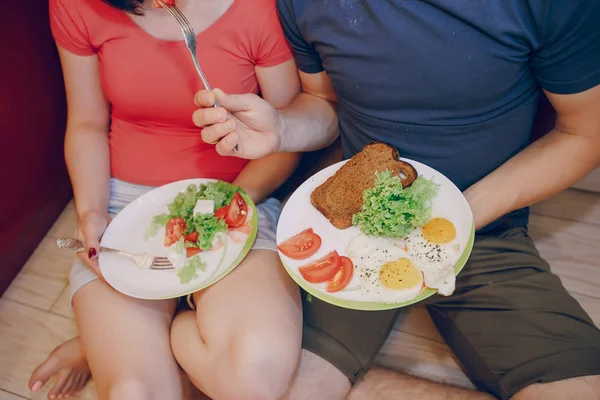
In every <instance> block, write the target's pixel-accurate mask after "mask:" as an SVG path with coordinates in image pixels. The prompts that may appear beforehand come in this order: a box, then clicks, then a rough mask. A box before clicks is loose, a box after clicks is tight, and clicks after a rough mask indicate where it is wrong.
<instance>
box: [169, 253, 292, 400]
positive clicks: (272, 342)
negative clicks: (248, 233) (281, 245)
mask: <svg viewBox="0 0 600 400" xmlns="http://www.w3.org/2000/svg"><path fill="white" fill-rule="evenodd" d="M194 301H195V303H196V308H197V311H196V313H195V314H194V313H193V312H185V313H181V314H179V315H178V316H177V317H176V318H175V320H174V322H173V327H172V329H171V346H172V348H173V353H174V354H175V357H176V359H177V361H178V362H179V364H180V365H181V366H182V367H183V369H184V370H185V371H186V372H187V373H188V376H189V377H190V380H191V381H192V382H193V383H194V384H195V385H196V386H198V387H199V389H201V390H202V391H203V392H205V393H206V394H207V395H208V396H210V397H212V398H213V399H216V400H228V399H231V400H239V399H244V400H259V399H279V398H280V397H282V396H283V394H284V393H285V392H286V390H287V389H288V387H289V385H290V383H291V380H292V378H293V376H294V373H295V371H296V368H297V366H298V363H299V360H300V348H301V339H302V311H301V302H300V294H299V290H298V287H297V286H296V284H295V283H294V282H293V281H292V280H291V278H290V277H289V275H288V274H287V273H286V272H285V270H284V268H283V266H282V265H281V262H280V260H279V256H278V254H277V252H275V251H270V250H253V251H251V252H250V253H249V254H248V256H247V257H246V259H245V260H244V261H243V262H242V263H241V264H240V265H239V266H238V267H237V268H236V269H235V270H234V271H233V272H232V273H231V274H229V275H228V276H226V277H225V278H223V279H222V280H221V281H219V282H218V283H217V284H215V285H213V286H211V287H209V288H208V289H206V290H204V291H202V292H198V293H195V294H194Z"/></svg>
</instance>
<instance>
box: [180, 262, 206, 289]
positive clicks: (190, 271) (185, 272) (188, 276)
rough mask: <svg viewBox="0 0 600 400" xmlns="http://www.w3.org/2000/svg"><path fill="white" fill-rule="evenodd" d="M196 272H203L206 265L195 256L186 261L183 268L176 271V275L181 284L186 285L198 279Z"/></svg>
mask: <svg viewBox="0 0 600 400" xmlns="http://www.w3.org/2000/svg"><path fill="white" fill-rule="evenodd" d="M198 270H201V271H205V270H206V263H204V261H202V259H201V258H200V256H198V255H196V256H193V257H191V258H189V259H188V260H187V262H186V264H185V267H183V268H181V269H180V270H179V271H177V275H178V276H179V280H180V281H181V283H182V284H186V283H188V282H190V281H191V280H192V279H194V278H197V277H198V272H197V271H198Z"/></svg>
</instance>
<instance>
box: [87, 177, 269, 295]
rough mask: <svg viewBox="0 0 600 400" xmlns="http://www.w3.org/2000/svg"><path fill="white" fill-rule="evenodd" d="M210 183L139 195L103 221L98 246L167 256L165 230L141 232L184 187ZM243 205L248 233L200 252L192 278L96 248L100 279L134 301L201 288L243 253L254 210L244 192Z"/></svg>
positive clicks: (175, 184)
mask: <svg viewBox="0 0 600 400" xmlns="http://www.w3.org/2000/svg"><path fill="white" fill-rule="evenodd" d="M207 182H214V180H213V179H190V180H184V181H178V182H173V183H169V184H167V185H164V186H161V187H159V188H156V189H153V190H151V191H150V192H148V193H146V194H144V195H142V196H141V197H139V198H138V199H136V200H134V201H133V202H131V203H130V204H129V205H127V206H126V207H125V208H124V209H123V210H122V211H121V212H120V213H118V214H117V216H116V217H115V218H114V219H113V220H112V222H111V223H110V224H109V226H108V228H107V229H106V232H105V233H104V235H103V236H102V240H101V242H100V244H101V245H102V246H105V247H111V248H114V249H118V250H124V251H128V252H131V253H147V254H151V255H154V256H165V257H166V256H167V248H166V247H165V246H164V245H163V240H164V237H165V229H164V227H163V228H161V229H160V230H159V231H158V233H157V234H156V235H155V236H153V237H152V238H150V239H149V240H148V241H146V240H145V239H144V233H145V231H146V229H147V228H148V226H149V225H150V224H151V222H152V218H153V217H154V216H156V215H159V214H162V213H166V212H168V209H167V205H168V204H169V203H171V202H172V201H173V199H174V198H175V196H176V195H177V193H179V192H181V191H184V190H185V188H187V187H188V185H190V184H192V183H193V184H196V185H199V184H202V183H207ZM241 194H242V197H243V198H244V200H245V201H246V203H247V204H248V212H249V215H248V217H249V219H250V224H251V225H252V227H253V229H252V233H251V234H250V236H248V238H247V239H246V240H245V241H243V242H242V243H235V242H234V241H233V240H231V238H230V237H229V236H228V237H227V243H226V244H225V246H223V247H222V248H221V249H219V250H216V251H207V252H202V253H200V254H199V255H200V257H201V258H202V260H203V261H204V262H205V263H206V270H205V271H200V270H198V271H197V272H198V277H197V278H194V279H192V280H191V281H190V282H188V283H187V284H182V283H181V281H180V279H179V276H177V271H175V270H166V271H159V270H143V269H139V268H138V267H137V266H136V265H135V263H134V262H133V261H132V260H129V259H127V258H126V257H123V256H119V255H118V254H114V253H104V252H100V255H99V257H98V261H99V264H100V270H101V271H102V275H103V276H104V278H105V279H106V281H107V282H108V283H109V284H110V285H111V286H112V287H113V288H115V289H116V290H118V291H119V292H121V293H124V294H126V295H128V296H131V297H137V298H140V299H151V300H158V299H168V298H175V297H180V296H185V295H187V294H190V293H194V292H196V291H198V290H201V289H204V288H206V287H208V286H210V285H212V284H213V283H215V282H217V281H218V280H219V279H221V278H223V277H224V276H225V275H227V274H228V273H230V272H231V271H232V270H233V269H234V268H235V267H236V266H237V265H238V264H239V263H240V262H241V261H242V260H243V259H244V257H245V256H246V254H248V251H250V248H251V247H252V244H253V243H254V240H255V239H256V233H257V229H258V214H257V213H256V207H255V206H254V203H253V202H252V200H251V199H250V198H249V197H248V196H246V195H244V194H243V193H241Z"/></svg>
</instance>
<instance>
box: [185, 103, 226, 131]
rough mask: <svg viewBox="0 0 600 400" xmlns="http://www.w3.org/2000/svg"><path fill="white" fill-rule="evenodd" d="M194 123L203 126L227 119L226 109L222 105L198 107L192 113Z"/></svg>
mask: <svg viewBox="0 0 600 400" xmlns="http://www.w3.org/2000/svg"><path fill="white" fill-rule="evenodd" d="M192 121H193V122H194V125H196V126H197V127H199V128H204V127H207V126H211V125H214V124H218V123H220V122H225V121H227V110H225V109H224V108H222V107H210V108H199V109H197V110H196V111H194V113H193V114H192Z"/></svg>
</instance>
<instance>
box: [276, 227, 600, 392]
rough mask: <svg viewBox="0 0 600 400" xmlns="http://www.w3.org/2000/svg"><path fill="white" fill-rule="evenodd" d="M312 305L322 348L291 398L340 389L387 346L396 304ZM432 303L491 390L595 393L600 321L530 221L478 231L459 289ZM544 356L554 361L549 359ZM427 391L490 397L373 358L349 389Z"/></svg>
mask: <svg viewBox="0 0 600 400" xmlns="http://www.w3.org/2000/svg"><path fill="white" fill-rule="evenodd" d="M490 289H493V290H490ZM304 306H305V311H304V312H305V331H304V333H305V338H304V347H305V349H308V350H310V351H312V352H313V353H315V354H318V355H320V356H321V357H316V356H314V355H313V356H312V357H311V356H306V350H305V351H304V355H303V361H302V363H301V366H300V370H299V372H298V374H297V378H296V381H295V382H294V384H293V386H292V389H291V390H290V392H289V396H288V398H290V399H294V400H296V399H309V398H310V399H337V398H339V399H342V398H344V396H345V394H346V392H347V391H348V388H349V385H350V382H353V381H355V380H357V378H359V377H361V375H362V373H364V371H366V370H367V369H368V367H369V366H370V364H371V362H372V359H373V358H374V356H375V355H376V354H377V353H378V352H379V349H380V348H381V346H382V345H383V343H384V342H385V340H386V338H387V336H388V334H389V331H390V330H391V329H392V327H393V325H394V323H395V320H396V314H395V313H393V312H354V311H350V310H344V309H339V308H336V307H334V306H329V305H328V304H325V303H322V302H320V301H318V300H316V299H313V300H312V302H310V303H307V302H305V304H304ZM429 311H430V313H431V315H432V317H433V318H434V321H435V322H436V325H437V326H438V329H440V330H441V332H442V334H443V336H444V337H445V339H446V341H447V342H448V344H449V345H450V346H451V347H452V349H453V350H454V352H455V353H456V354H457V356H458V357H459V359H460V360H461V361H462V363H463V364H464V365H465V366H466V368H467V370H468V371H469V375H470V377H471V379H473V381H474V382H475V383H476V384H477V385H478V386H479V387H480V388H482V389H483V390H487V391H489V392H491V393H493V394H494V395H495V396H497V397H500V398H503V399H508V398H511V397H512V396H513V395H514V394H515V393H517V395H516V396H515V397H514V398H515V399H516V400H524V399H530V398H532V399H533V398H548V399H552V398H553V397H552V396H554V398H556V399H561V398H564V395H563V394H562V393H564V392H563V391H564V390H569V391H570V392H571V393H577V394H581V395H580V396H579V397H577V398H582V399H588V398H589V399H596V398H597V397H594V396H595V393H597V391H596V387H597V385H598V383H597V382H598V377H597V376H593V375H595V374H599V373H600V331H598V329H597V328H596V327H595V326H594V324H593V323H592V322H591V320H590V319H589V317H588V316H587V315H586V314H585V312H584V311H583V310H582V309H581V307H580V306H579V305H578V304H577V302H576V301H575V300H574V299H573V298H572V297H571V296H569V295H568V293H567V292H566V290H565V289H564V288H563V287H562V285H561V284H560V281H559V280H558V278H557V277H556V276H554V275H552V274H551V273H550V271H549V268H548V266H547V264H546V263H545V262H544V261H543V260H542V259H541V258H540V257H539V254H538V253H537V251H536V250H535V247H534V246H533V243H532V242H531V240H530V239H529V238H528V236H527V235H526V234H525V232H524V231H523V230H519V229H516V230H512V231H508V232H505V233H503V234H502V235H500V236H499V237H479V238H478V240H477V241H476V244H475V248H474V250H473V254H472V256H471V259H470V261H469V263H468V264H467V266H465V269H464V270H463V272H462V273H461V275H460V278H459V280H458V282H457V290H456V292H455V295H453V296H451V297H448V298H444V297H441V296H438V297H436V298H434V299H433V300H432V301H431V305H430V306H429ZM490 313H491V314H490ZM484 317H485V318H484ZM540 317H541V318H540ZM548 317H550V318H548ZM548 324H549V326H548ZM523 328H526V329H525V331H524V332H523ZM586 354H587V355H586ZM545 356H548V357H550V358H552V359H553V362H552V363H547V362H545V361H544V357H545ZM561 357H562V358H564V360H563V362H561V361H560V360H559V359H561ZM324 359H327V360H329V361H330V362H331V364H330V363H329V362H328V361H325V360H324ZM499 361H500V364H504V368H502V365H500V364H498V362H499ZM522 363H525V366H527V367H528V368H525V369H524V368H523V364H522ZM573 363H575V364H573ZM334 366H335V367H334ZM342 371H343V372H342ZM343 376H345V377H346V378H344V377H343ZM580 376H581V377H580ZM584 376H585V377H584ZM571 377H577V378H574V379H568V378H571ZM536 382H546V383H544V384H536ZM548 382H552V383H548ZM321 388H330V389H331V390H329V391H325V389H321ZM521 389H523V390H521ZM321 390H323V391H321ZM333 390H335V391H333ZM425 392H426V393H427V398H428V399H478V398H481V399H485V398H490V396H489V395H487V394H485V393H481V392H472V391H469V390H465V389H460V388H455V387H451V386H447V385H441V384H437V383H433V382H428V381H425V380H422V379H419V378H413V377H408V376H406V375H402V374H399V373H396V372H393V371H386V370H383V369H380V368H374V369H373V370H371V371H370V372H369V373H367V374H366V375H365V376H364V378H363V379H361V380H359V381H358V382H357V385H355V387H354V389H353V390H352V391H351V393H350V395H349V396H348V399H349V400H358V399H373V398H377V399H382V400H385V399H397V398H403V397H406V398H411V396H417V397H418V396H419V393H425ZM588 394H589V395H588ZM540 396H541V397H540Z"/></svg>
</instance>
